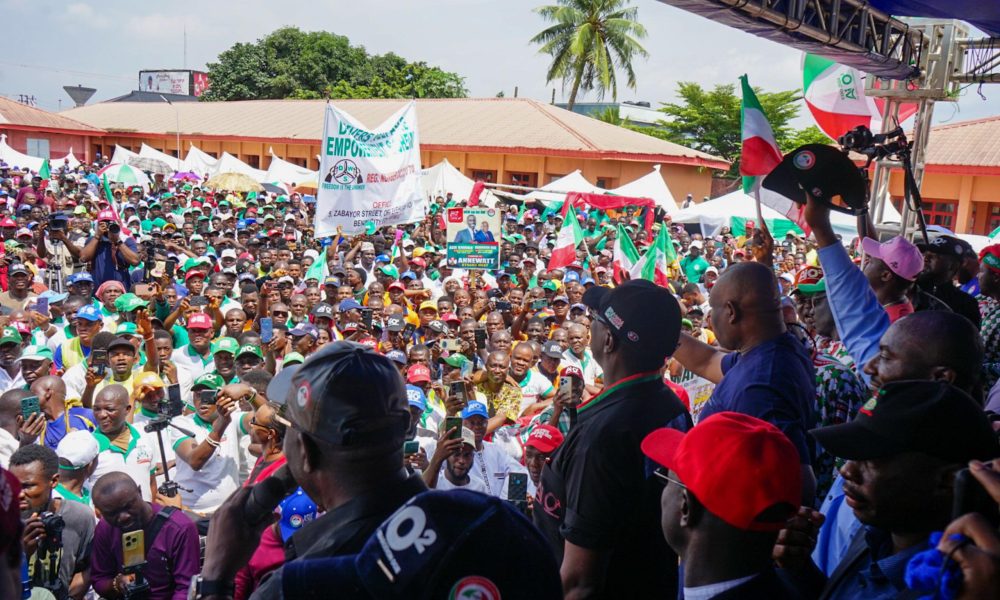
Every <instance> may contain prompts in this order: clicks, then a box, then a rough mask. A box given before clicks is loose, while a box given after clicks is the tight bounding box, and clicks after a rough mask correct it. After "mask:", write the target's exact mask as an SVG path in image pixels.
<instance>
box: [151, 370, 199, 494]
mask: <svg viewBox="0 0 1000 600" xmlns="http://www.w3.org/2000/svg"><path fill="white" fill-rule="evenodd" d="M183 412H184V401H183V400H181V386H180V384H178V383H173V384H171V385H168V386H167V393H166V395H165V396H164V397H163V398H160V400H159V402H158V403H157V405H156V417H154V418H153V419H152V420H150V421H149V422H148V423H146V427H145V430H146V432H147V433H148V432H153V431H155V432H156V440H157V442H159V445H160V460H161V464H162V465H163V483H162V484H160V486H159V487H158V488H157V491H158V492H160V494H163V495H164V496H166V497H168V498H173V497H174V496H176V495H177V493H178V491H179V490H181V489H183V490H184V491H185V492H190V491H191V490H189V489H186V488H181V487H180V486H179V485H178V484H177V482H176V481H171V480H170V472H169V471H170V470H169V469H168V468H167V450H166V447H165V446H164V445H163V430H164V429H166V428H167V427H173V428H174V429H176V430H177V431H180V432H181V433H183V434H184V435H186V436H188V437H192V438H193V437H195V434H194V432H192V431H189V430H187V429H184V428H183V427H178V426H177V425H174V424H173V423H171V422H170V421H171V419H173V418H174V417H179V416H181V413H183Z"/></svg>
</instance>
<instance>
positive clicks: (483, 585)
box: [448, 575, 500, 600]
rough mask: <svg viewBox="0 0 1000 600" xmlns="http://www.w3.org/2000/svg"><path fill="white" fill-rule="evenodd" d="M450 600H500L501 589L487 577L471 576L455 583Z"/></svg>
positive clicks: (449, 596)
mask: <svg viewBox="0 0 1000 600" xmlns="http://www.w3.org/2000/svg"><path fill="white" fill-rule="evenodd" d="M448 600H500V589H499V588H497V586H496V584H495V583H493V582H492V581H490V580H489V579H486V578H485V577H480V576H478V575H470V576H468V577H463V578H461V579H459V580H458V581H457V582H455V585H454V587H452V588H451V593H450V594H448Z"/></svg>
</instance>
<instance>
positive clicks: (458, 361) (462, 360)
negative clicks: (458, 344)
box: [438, 354, 472, 369]
mask: <svg viewBox="0 0 1000 600" xmlns="http://www.w3.org/2000/svg"><path fill="white" fill-rule="evenodd" d="M438 362H441V363H444V364H446V365H448V366H449V367H454V368H456V369H461V368H462V367H463V366H464V365H465V364H466V363H471V362H472V361H471V360H469V359H468V358H466V357H465V356H464V355H462V354H452V355H451V356H448V357H447V358H440V359H438Z"/></svg>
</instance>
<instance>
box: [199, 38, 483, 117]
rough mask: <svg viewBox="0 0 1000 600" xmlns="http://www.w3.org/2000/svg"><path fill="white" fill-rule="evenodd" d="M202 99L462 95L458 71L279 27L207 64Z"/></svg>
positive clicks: (431, 96)
mask: <svg viewBox="0 0 1000 600" xmlns="http://www.w3.org/2000/svg"><path fill="white" fill-rule="evenodd" d="M208 77H209V81H211V86H210V87H209V89H208V91H207V92H205V94H203V95H202V96H201V99H202V100H206V101H213V100H259V99H280V98H325V97H327V96H329V97H331V98H463V97H465V96H466V94H467V93H468V91H467V90H466V89H465V80H464V78H463V77H460V76H459V75H458V74H457V73H451V72H448V71H443V70H441V69H440V68H438V67H432V66H430V65H428V64H427V63H425V62H408V61H406V59H404V58H402V57H400V56H398V55H396V54H393V53H391V52H390V53H388V54H380V55H377V54H368V52H367V51H366V50H365V49H364V48H363V47H361V46H352V45H351V43H350V40H348V39H347V38H346V37H344V36H342V35H336V34H333V33H330V32H326V31H301V30H299V29H298V28H296V27H283V28H281V29H277V30H275V31H273V32H271V33H270V34H269V35H268V36H267V37H264V38H262V39H260V40H257V41H256V42H254V43H252V44H251V43H242V42H241V43H237V44H234V45H233V47H231V48H229V49H228V50H225V51H223V52H222V53H221V54H219V59H218V61H217V62H213V63H209V64H208Z"/></svg>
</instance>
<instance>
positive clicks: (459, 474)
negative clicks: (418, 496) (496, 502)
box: [424, 427, 487, 494]
mask: <svg viewBox="0 0 1000 600" xmlns="http://www.w3.org/2000/svg"><path fill="white" fill-rule="evenodd" d="M475 451H476V434H474V433H472V430H470V429H469V428H468V427H463V428H462V432H461V436H459V437H457V438H448V432H444V433H443V434H442V436H441V439H439V440H438V445H437V449H436V450H435V451H434V456H433V457H431V461H430V465H429V466H428V467H427V470H426V471H425V472H424V482H425V483H426V484H427V487H429V488H431V489H436V490H457V489H462V490H469V491H471V492H479V493H481V494H485V493H487V492H486V485H485V484H484V483H483V482H482V481H480V480H478V479H473V478H472V477H470V476H469V469H471V468H472V466H473V462H474V460H475V459H474V458H473V457H474V456H475Z"/></svg>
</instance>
